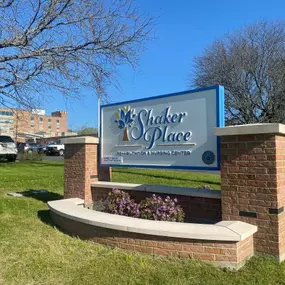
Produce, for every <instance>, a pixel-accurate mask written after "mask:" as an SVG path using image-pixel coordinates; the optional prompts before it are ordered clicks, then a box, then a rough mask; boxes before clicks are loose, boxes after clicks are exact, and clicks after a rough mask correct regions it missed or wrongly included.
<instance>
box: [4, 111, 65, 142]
mask: <svg viewBox="0 0 285 285" xmlns="http://www.w3.org/2000/svg"><path fill="white" fill-rule="evenodd" d="M0 134H1V135H9V136H11V137H12V138H13V139H14V140H16V141H26V140H28V139H29V140H30V139H36V138H43V137H54V136H65V135H67V112H66V111H55V112H52V113H51V115H46V114H45V111H44V110H32V111H26V110H21V109H8V108H0Z"/></svg>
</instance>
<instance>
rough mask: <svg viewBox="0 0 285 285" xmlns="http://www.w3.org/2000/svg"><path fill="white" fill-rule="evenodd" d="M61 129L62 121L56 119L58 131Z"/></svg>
mask: <svg viewBox="0 0 285 285" xmlns="http://www.w3.org/2000/svg"><path fill="white" fill-rule="evenodd" d="M59 129H60V121H59V120H56V131H57V132H59Z"/></svg>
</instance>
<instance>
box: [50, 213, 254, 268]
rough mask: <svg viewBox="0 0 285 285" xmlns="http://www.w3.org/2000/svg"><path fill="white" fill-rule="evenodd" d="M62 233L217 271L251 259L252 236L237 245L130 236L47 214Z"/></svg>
mask: <svg viewBox="0 0 285 285" xmlns="http://www.w3.org/2000/svg"><path fill="white" fill-rule="evenodd" d="M50 215H51V218H52V220H53V221H54V223H55V224H56V225H58V226H59V227H60V228H61V229H62V230H63V231H64V232H66V233H68V234H71V235H74V236H79V237H80V238H83V239H88V240H92V241H94V242H96V243H100V244H103V245H107V246H112V247H118V248H121V249H124V250H130V251H136V252H143V253H148V254H157V255H163V256H172V257H182V258H195V259H200V260H206V261H210V262H214V263H215V264H217V265H218V266H221V267H229V268H231V269H239V268H240V267H241V266H243V265H244V263H245V261H246V260H247V259H249V258H250V257H251V256H252V255H253V251H254V249H253V236H252V235H251V236H250V237H248V238H246V239H245V240H243V241H239V242H225V241H223V242H221V241H205V240H190V239H181V238H171V237H162V236H153V235H146V234H138V233H130V232H125V231H120V230H113V229H106V228H101V227H96V226H93V225H88V224H84V223H80V222H77V221H74V220H70V219H67V218H65V217H62V216H60V215H58V214H56V213H55V212H53V211H51V212H50Z"/></svg>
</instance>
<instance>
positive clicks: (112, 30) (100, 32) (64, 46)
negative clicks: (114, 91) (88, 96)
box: [0, 0, 154, 105]
mask: <svg viewBox="0 0 285 285" xmlns="http://www.w3.org/2000/svg"><path fill="white" fill-rule="evenodd" d="M153 24H154V19H153V18H151V17H148V16H145V15H141V14H140V13H139V11H138V10H137V9H136V8H135V7H134V4H133V0H112V1H104V0H2V1H1V0H0V31H1V32H0V51H1V52H0V100H1V101H3V102H6V103H5V104H7V103H12V102H14V101H15V100H16V101H17V103H19V104H23V105H27V104H30V105H31V104H36V102H37V100H36V99H37V98H38V97H39V96H38V95H39V93H43V92H44V91H46V90H47V89H58V90H60V91H62V92H63V93H64V94H65V95H69V96H71V95H72V96H75V95H76V94H78V91H79V89H80V88H81V87H82V86H89V87H92V88H94V89H95V91H96V92H97V93H98V94H99V93H100V96H103V95H104V94H105V95H106V93H105V88H106V85H107V84H110V83H114V82H116V77H115V74H116V69H117V66H118V65H120V64H129V65H131V66H135V65H136V63H137V61H138V58H139V55H140V52H141V51H142V50H143V48H144V43H145V41H146V40H149V39H151V38H152V28H153Z"/></svg>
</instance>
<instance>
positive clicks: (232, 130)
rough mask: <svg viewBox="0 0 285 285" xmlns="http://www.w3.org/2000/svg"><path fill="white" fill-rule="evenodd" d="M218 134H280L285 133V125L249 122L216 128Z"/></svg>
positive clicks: (215, 131) (215, 132)
mask: <svg viewBox="0 0 285 285" xmlns="http://www.w3.org/2000/svg"><path fill="white" fill-rule="evenodd" d="M214 134H215V135H216V136H233V135H255V134H280V135H285V125H283V124H278V123H266V124H248V125H237V126H228V127H223V128H214Z"/></svg>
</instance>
